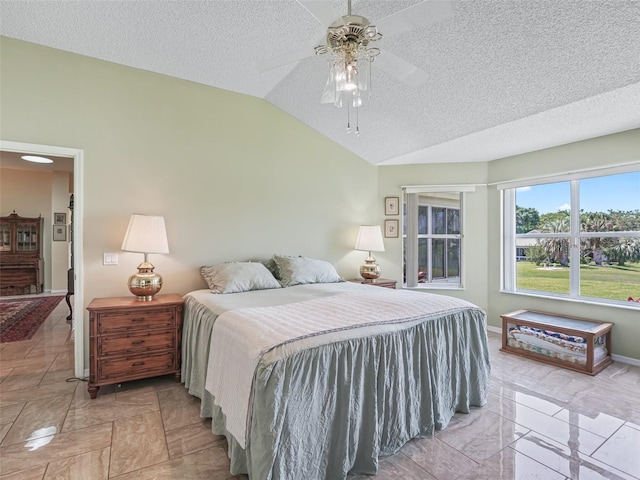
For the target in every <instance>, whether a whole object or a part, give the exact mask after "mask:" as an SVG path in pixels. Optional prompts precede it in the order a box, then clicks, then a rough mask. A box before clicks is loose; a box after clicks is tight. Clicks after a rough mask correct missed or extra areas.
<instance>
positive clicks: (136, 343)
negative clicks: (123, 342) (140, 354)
mask: <svg viewBox="0 0 640 480" xmlns="http://www.w3.org/2000/svg"><path fill="white" fill-rule="evenodd" d="M143 343H144V340H135V341H133V342H131V345H142V344H143Z"/></svg>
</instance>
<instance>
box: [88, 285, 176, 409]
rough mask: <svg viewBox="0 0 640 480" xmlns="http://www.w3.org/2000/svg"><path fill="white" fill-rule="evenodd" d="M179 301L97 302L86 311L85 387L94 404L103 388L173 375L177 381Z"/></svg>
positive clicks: (172, 296)
mask: <svg viewBox="0 0 640 480" xmlns="http://www.w3.org/2000/svg"><path fill="white" fill-rule="evenodd" d="M182 304H183V300H182V297H181V296H180V295H177V294H173V293H172V294H167V295H156V296H155V297H154V299H153V300H151V301H148V302H141V301H139V300H137V299H136V297H134V296H128V297H112V298H95V299H94V300H93V301H92V302H91V303H90V304H89V306H88V307H87V310H89V314H90V318H89V386H88V388H87V390H88V391H89V395H90V396H91V398H96V395H97V394H98V390H99V389H100V386H101V385H111V384H113V383H120V382H126V381H129V380H138V379H141V378H147V377H156V376H158V375H167V374H170V373H173V374H174V375H175V378H176V381H177V382H179V381H180V344H181V335H182Z"/></svg>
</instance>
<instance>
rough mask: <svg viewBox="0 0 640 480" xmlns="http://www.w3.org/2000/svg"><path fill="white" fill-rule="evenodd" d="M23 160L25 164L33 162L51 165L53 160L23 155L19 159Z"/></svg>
mask: <svg viewBox="0 0 640 480" xmlns="http://www.w3.org/2000/svg"><path fill="white" fill-rule="evenodd" d="M21 158H22V159H23V160H26V161H27V162H34V163H53V160H51V159H50V158H45V157H37V156H35V155H23V156H22V157H21Z"/></svg>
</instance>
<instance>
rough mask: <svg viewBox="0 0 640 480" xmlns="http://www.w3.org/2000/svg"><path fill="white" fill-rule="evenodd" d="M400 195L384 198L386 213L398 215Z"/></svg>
mask: <svg viewBox="0 0 640 480" xmlns="http://www.w3.org/2000/svg"><path fill="white" fill-rule="evenodd" d="M399 203H400V197H386V198H385V199H384V214H385V215H398V214H399V213H400V206H399V205H398V204H399Z"/></svg>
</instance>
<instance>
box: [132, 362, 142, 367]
mask: <svg viewBox="0 0 640 480" xmlns="http://www.w3.org/2000/svg"><path fill="white" fill-rule="evenodd" d="M140 365H144V362H133V365H131V366H132V367H139V366H140Z"/></svg>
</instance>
